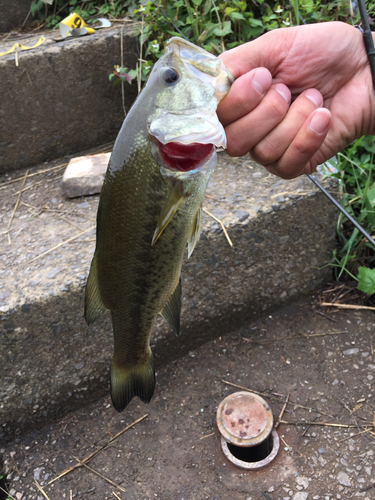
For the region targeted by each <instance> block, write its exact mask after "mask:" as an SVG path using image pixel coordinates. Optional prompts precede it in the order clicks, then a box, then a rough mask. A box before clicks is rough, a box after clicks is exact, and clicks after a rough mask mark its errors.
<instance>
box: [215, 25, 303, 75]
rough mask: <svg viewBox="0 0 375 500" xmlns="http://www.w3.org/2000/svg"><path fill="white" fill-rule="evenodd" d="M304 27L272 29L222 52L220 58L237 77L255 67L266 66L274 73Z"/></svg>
mask: <svg viewBox="0 0 375 500" xmlns="http://www.w3.org/2000/svg"><path fill="white" fill-rule="evenodd" d="M301 29H305V28H304V27H298V28H296V27H290V28H288V29H287V30H284V29H283V30H272V31H269V32H268V33H266V34H264V35H262V36H260V37H258V38H256V39H255V40H253V41H252V42H248V43H244V44H242V45H239V46H238V47H235V48H234V49H231V50H227V51H225V52H223V53H222V54H220V56H219V57H220V59H222V61H223V62H224V64H225V66H226V67H227V68H228V69H229V70H230V71H231V73H232V75H233V76H234V77H235V78H238V77H239V76H240V75H243V74H245V73H247V72H249V71H250V70H252V69H253V68H258V67H261V66H262V67H266V68H268V69H269V70H270V71H271V73H272V74H273V75H275V74H276V73H277V69H278V67H279V65H280V64H281V62H282V61H283V60H284V59H285V57H286V55H287V54H288V53H289V51H290V49H291V48H292V47H293V43H294V41H295V38H296V36H297V33H298V31H297V30H299V31H301Z"/></svg>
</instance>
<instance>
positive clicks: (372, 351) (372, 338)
mask: <svg viewBox="0 0 375 500" xmlns="http://www.w3.org/2000/svg"><path fill="white" fill-rule="evenodd" d="M374 335H375V333H373V334H372V337H371V356H373V355H374V346H373V340H374Z"/></svg>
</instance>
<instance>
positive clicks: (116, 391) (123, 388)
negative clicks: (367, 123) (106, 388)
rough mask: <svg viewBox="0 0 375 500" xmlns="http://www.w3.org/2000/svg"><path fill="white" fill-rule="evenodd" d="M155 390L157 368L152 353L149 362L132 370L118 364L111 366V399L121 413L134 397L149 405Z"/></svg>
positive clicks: (113, 362) (133, 367)
mask: <svg viewBox="0 0 375 500" xmlns="http://www.w3.org/2000/svg"><path fill="white" fill-rule="evenodd" d="M154 390H155V367H154V359H153V355H152V353H150V358H149V360H148V362H146V363H145V364H142V365H138V366H132V367H131V368H127V367H124V366H122V365H118V364H116V362H115V361H114V360H112V365H111V398H112V403H113V406H114V408H115V410H117V411H118V412H119V413H120V412H122V411H123V410H124V409H125V408H126V406H127V405H128V404H129V403H130V401H131V400H132V399H133V398H134V396H138V397H139V398H141V399H142V401H143V402H144V403H149V402H150V400H151V398H152V396H153V394H154Z"/></svg>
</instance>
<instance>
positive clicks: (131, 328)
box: [84, 37, 233, 412]
mask: <svg viewBox="0 0 375 500" xmlns="http://www.w3.org/2000/svg"><path fill="white" fill-rule="evenodd" d="M232 82H233V77H232V75H231V74H230V72H229V70H227V69H226V67H225V66H224V64H223V62H222V61H221V59H220V58H218V57H216V56H214V55H212V54H210V53H209V52H206V51H205V50H204V49H202V48H200V47H198V46H196V45H194V44H192V43H190V42H188V41H185V40H184V39H182V38H178V37H173V38H171V39H170V40H169V41H168V42H167V44H166V48H165V53H164V55H163V56H162V57H161V58H160V59H159V60H158V62H157V63H156V64H155V65H154V67H153V69H152V71H151V73H150V76H149V78H148V80H147V83H146V85H145V87H144V89H143V90H142V92H141V93H140V95H139V96H138V98H137V100H136V101H135V103H134V105H133V106H132V108H131V110H130V112H129V113H128V115H127V117H126V118H125V120H124V123H123V125H122V127H121V129H120V132H119V134H118V136H117V139H116V141H115V145H114V148H113V151H112V154H111V157H110V160H109V164H108V168H107V171H106V174H105V178H104V183H103V187H102V190H101V194H100V201H99V206H98V212H97V228H96V247H95V252H94V256H93V259H92V262H91V266H90V272H89V276H88V279H87V284H86V292H85V311H84V317H85V320H86V322H87V324H88V325H91V324H92V323H94V321H96V320H97V319H98V318H99V317H100V316H102V314H104V312H105V311H107V310H109V311H110V314H111V320H112V328H113V337H114V351H113V358H112V362H111V373H110V392H111V398H112V403H113V406H114V408H115V409H116V410H117V411H118V412H121V411H123V410H124V409H125V408H126V406H127V405H128V404H129V402H130V401H131V399H132V398H133V397H135V396H138V397H139V398H140V399H141V400H142V401H143V402H144V403H148V402H149V401H150V400H151V398H152V396H153V393H154V390H155V365H154V359H153V354H152V351H151V348H150V336H151V332H152V328H153V325H154V323H155V320H156V318H157V316H158V314H160V315H161V316H162V317H163V318H164V319H165V320H166V321H167V323H168V324H169V325H170V327H171V328H172V330H173V331H174V333H175V334H176V335H177V336H179V335H180V317H181V266H182V261H183V256H184V252H185V249H186V246H187V248H188V256H189V257H190V255H191V253H192V252H193V250H194V247H195V245H196V243H197V241H198V240H199V237H200V231H201V218H202V215H201V214H202V208H201V205H202V201H203V198H204V194H205V190H206V187H207V183H208V181H209V179H210V176H211V175H212V173H213V171H214V168H215V165H216V161H217V158H216V148H215V146H222V147H224V148H225V147H226V136H225V131H224V128H223V126H222V125H221V123H220V122H219V120H218V117H217V114H216V108H217V105H218V102H219V101H220V100H221V99H222V98H223V97H224V96H225V95H226V94H227V93H228V91H229V88H230V86H231V83H232Z"/></svg>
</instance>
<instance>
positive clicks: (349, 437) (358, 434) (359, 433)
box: [339, 427, 372, 443]
mask: <svg viewBox="0 0 375 500" xmlns="http://www.w3.org/2000/svg"><path fill="white" fill-rule="evenodd" d="M371 431H372V427H369V428H368V429H365V430H364V431H361V432H357V434H353V435H352V436H348V437H346V438H345V439H341V441H339V443H342V442H343V441H347V440H348V439H351V438H354V437H357V436H360V435H361V434H366V432H371Z"/></svg>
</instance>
